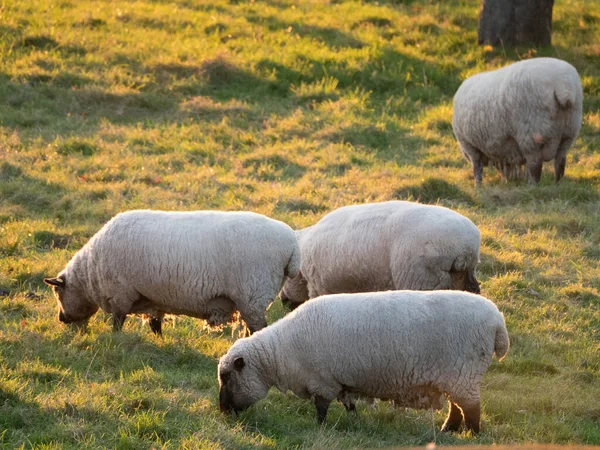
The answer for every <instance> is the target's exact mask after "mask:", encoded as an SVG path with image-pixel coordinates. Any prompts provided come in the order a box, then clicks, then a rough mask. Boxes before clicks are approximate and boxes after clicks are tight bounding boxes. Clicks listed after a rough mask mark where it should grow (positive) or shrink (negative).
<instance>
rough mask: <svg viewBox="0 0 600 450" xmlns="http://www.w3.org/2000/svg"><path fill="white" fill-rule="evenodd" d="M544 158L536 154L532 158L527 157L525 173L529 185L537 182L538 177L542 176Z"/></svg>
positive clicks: (538, 180)
mask: <svg viewBox="0 0 600 450" xmlns="http://www.w3.org/2000/svg"><path fill="white" fill-rule="evenodd" d="M543 163H544V160H543V159H542V157H541V154H540V155H539V156H536V157H535V158H533V159H527V175H528V182H529V184H531V185H535V184H538V183H539V182H540V179H541V178H542V164H543Z"/></svg>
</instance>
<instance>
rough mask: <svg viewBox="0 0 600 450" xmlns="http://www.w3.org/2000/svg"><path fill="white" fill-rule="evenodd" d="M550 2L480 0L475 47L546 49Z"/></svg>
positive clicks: (549, 32)
mask: <svg viewBox="0 0 600 450" xmlns="http://www.w3.org/2000/svg"><path fill="white" fill-rule="evenodd" d="M553 6H554V0H482V1H481V12H480V15H479V44H480V45H481V44H490V45H494V46H497V45H516V44H534V45H550V43H551V39H552V7H553Z"/></svg>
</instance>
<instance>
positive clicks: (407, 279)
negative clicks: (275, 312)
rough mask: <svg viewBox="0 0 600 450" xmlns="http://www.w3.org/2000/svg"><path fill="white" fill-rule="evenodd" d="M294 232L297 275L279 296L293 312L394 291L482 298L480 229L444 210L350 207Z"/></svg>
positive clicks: (409, 205) (399, 204) (395, 204)
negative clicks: (342, 297) (334, 298)
mask: <svg viewBox="0 0 600 450" xmlns="http://www.w3.org/2000/svg"><path fill="white" fill-rule="evenodd" d="M296 234H297V236H298V241H299V243H300V253H301V257H302V258H301V259H302V264H301V270H300V274H299V275H298V276H297V277H296V278H294V279H289V280H287V281H286V282H285V284H284V287H283V291H282V293H281V298H282V301H283V302H284V304H287V305H288V306H290V307H292V308H293V307H295V306H297V305H298V304H300V303H303V302H304V301H306V300H308V299H309V298H313V297H317V296H319V295H327V294H342V293H352V292H372V291H385V290H390V289H414V290H435V289H457V290H466V291H470V292H474V293H476V294H478V293H479V283H478V282H477V279H476V278H475V268H476V266H477V263H478V262H479V246H480V242H481V236H480V233H479V230H478V229H477V227H476V226H475V225H474V224H473V222H471V221H470V220H469V219H467V218H466V217H464V216H462V215H461V214H459V213H457V212H456V211H452V210H451V209H448V208H444V207H442V206H434V205H422V204H419V203H413V202H405V201H389V202H382V203H367V204H362V205H353V206H346V207H343V208H340V209H337V210H335V211H333V212H331V213H329V214H327V215H326V216H325V217H323V218H322V219H321V220H320V221H319V222H317V223H316V224H315V225H313V226H310V227H308V228H305V229H303V230H299V231H297V232H296Z"/></svg>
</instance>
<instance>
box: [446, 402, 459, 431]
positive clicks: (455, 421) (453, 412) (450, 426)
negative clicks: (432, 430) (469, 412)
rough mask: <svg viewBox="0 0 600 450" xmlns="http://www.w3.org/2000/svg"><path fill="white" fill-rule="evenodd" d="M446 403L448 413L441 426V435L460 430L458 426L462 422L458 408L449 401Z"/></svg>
mask: <svg viewBox="0 0 600 450" xmlns="http://www.w3.org/2000/svg"><path fill="white" fill-rule="evenodd" d="M448 403H449V404H450V412H449V413H448V417H447V418H446V421H445V422H444V425H443V426H442V433H447V432H449V431H458V430H460V425H461V423H462V421H463V413H462V410H461V409H460V408H459V406H458V405H457V404H456V403H454V402H451V401H448Z"/></svg>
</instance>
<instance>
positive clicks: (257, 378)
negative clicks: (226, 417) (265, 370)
mask: <svg viewBox="0 0 600 450" xmlns="http://www.w3.org/2000/svg"><path fill="white" fill-rule="evenodd" d="M257 369H258V368H257V367H255V366H254V365H253V364H252V360H251V359H248V358H247V357H243V356H237V355H236V356H233V355H230V354H227V355H225V356H223V357H222V358H221V360H220V361H219V409H220V410H221V412H223V413H229V412H231V411H233V412H236V413H237V412H240V411H243V410H244V409H246V408H248V407H250V406H252V405H253V404H254V403H256V402H257V401H259V400H261V399H263V398H265V397H266V396H267V393H268V392H269V386H268V385H267V384H266V383H264V382H263V381H262V377H261V374H260V373H259V370H257Z"/></svg>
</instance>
